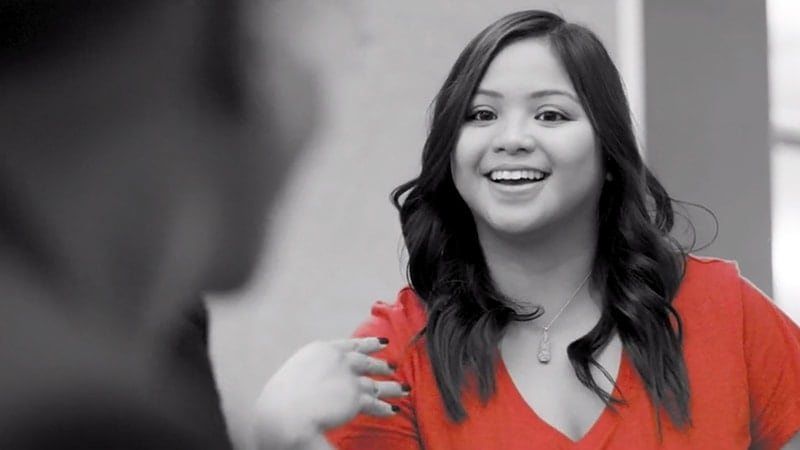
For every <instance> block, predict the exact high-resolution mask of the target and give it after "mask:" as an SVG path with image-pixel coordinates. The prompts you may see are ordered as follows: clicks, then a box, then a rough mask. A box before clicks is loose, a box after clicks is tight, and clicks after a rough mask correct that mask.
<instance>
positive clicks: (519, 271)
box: [478, 227, 597, 322]
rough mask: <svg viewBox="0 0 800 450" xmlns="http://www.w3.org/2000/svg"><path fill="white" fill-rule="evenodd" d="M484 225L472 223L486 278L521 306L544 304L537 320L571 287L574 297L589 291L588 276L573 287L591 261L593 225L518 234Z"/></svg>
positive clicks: (561, 300)
mask: <svg viewBox="0 0 800 450" xmlns="http://www.w3.org/2000/svg"><path fill="white" fill-rule="evenodd" d="M486 231H487V230H481V227H478V235H479V239H480V242H481V247H482V249H483V253H484V257H485V258H486V265H487V267H488V268H489V271H490V273H491V276H492V280H493V281H494V283H495V286H496V287H497V288H498V289H499V290H500V292H501V293H503V294H504V295H506V296H508V297H510V298H512V299H514V300H516V301H517V303H518V305H519V306H521V307H522V308H524V310H525V311H531V310H532V309H533V307H534V306H541V307H544V309H545V314H544V315H543V316H542V319H541V321H544V322H547V321H549V318H550V317H552V316H554V315H555V314H556V312H557V311H558V310H559V309H560V308H561V306H562V305H563V304H564V303H565V302H567V301H568V300H569V298H570V296H571V295H572V294H573V293H575V301H580V300H581V299H584V300H586V299H589V298H590V297H591V295H590V293H589V292H590V289H589V287H588V285H589V283H588V282H587V283H586V284H585V285H584V287H583V288H581V289H580V291H579V292H575V291H576V289H577V288H578V287H579V285H580V284H581V282H583V281H584V279H585V278H586V276H587V274H589V273H590V272H591V270H592V267H593V263H594V257H595V248H596V244H597V231H596V230H595V229H588V230H583V231H582V232H575V231H577V230H570V231H573V232H566V231H567V230H562V231H564V232H563V233H555V235H552V234H551V235H549V236H533V237H531V236H527V237H524V238H523V237H520V236H515V237H510V236H502V235H499V234H497V233H492V232H486ZM537 322H539V321H537Z"/></svg>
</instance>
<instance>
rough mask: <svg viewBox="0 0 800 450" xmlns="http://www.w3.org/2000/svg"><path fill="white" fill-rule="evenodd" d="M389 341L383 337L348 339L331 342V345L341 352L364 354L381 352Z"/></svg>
mask: <svg viewBox="0 0 800 450" xmlns="http://www.w3.org/2000/svg"><path fill="white" fill-rule="evenodd" d="M388 344H389V340H388V339H386V338H383V337H364V338H350V339H340V340H336V341H331V345H332V346H333V347H334V348H336V349H338V350H341V351H343V352H359V353H364V354H369V353H374V352H377V351H378V350H383V349H384V348H386V346H387V345H388Z"/></svg>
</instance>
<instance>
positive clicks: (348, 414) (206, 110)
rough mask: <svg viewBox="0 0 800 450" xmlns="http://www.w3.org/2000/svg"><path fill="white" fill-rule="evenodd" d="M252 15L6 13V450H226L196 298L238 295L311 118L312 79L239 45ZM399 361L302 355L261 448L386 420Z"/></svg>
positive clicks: (70, 8) (276, 387)
mask: <svg viewBox="0 0 800 450" xmlns="http://www.w3.org/2000/svg"><path fill="white" fill-rule="evenodd" d="M254 5H257V2H254V3H253V4H252V5H250V4H248V2H240V3H237V2H233V1H222V0H220V1H213V0H194V1H188V0H187V1H166V2H165V1H156V0H142V1H138V2H106V1H91V0H58V1H56V0H52V1H44V0H42V1H34V0H30V1H26V0H18V1H4V2H3V3H0V38H1V41H0V98H2V101H0V123H1V125H0V152H1V153H0V320H2V325H1V326H0V362H1V363H2V369H0V389H2V391H1V392H0V448H14V449H28V448H29V449H45V448H108V449H111V448H114V449H123V448H131V449H133V448H174V449H182V448H197V449H201V448H202V449H222V448H229V447H230V446H231V444H230V441H229V438H228V436H227V433H226V430H225V424H224V419H223V417H222V414H221V410H220V405H219V398H218V395H217V392H216V387H215V384H214V380H213V375H212V370H211V364H210V362H209V359H208V354H207V347H206V343H207V317H206V311H205V309H204V306H203V304H202V302H201V300H200V299H201V295H200V294H201V293H202V292H205V291H209V290H213V291H226V290H231V289H236V288H238V287H241V286H242V285H243V283H244V282H245V281H246V280H247V278H248V276H249V274H250V272H251V270H252V268H253V266H254V264H255V262H256V259H257V256H258V253H259V251H260V249H261V248H262V246H261V241H260V240H261V235H262V230H263V229H264V225H265V224H264V220H265V218H266V214H267V212H268V210H269V206H270V205H271V204H272V203H273V202H274V200H275V199H276V196H277V193H278V192H279V191H280V186H281V184H282V183H283V180H284V177H285V174H286V172H287V169H288V168H289V166H290V163H291V160H292V158H293V157H294V156H295V155H296V154H297V153H298V151H299V150H300V148H301V147H302V145H303V141H302V137H303V136H305V135H307V134H308V133H309V131H310V129H311V128H312V127H313V114H314V108H313V103H314V99H313V91H314V85H313V83H312V80H310V78H309V76H308V73H307V72H304V71H303V70H302V69H301V68H300V67H299V66H298V65H297V64H295V63H293V61H292V60H291V59H289V58H288V57H287V55H285V54H281V53H280V52H279V51H275V49H272V50H271V51H269V52H268V51H267V48H266V47H263V48H262V47H260V46H259V45H254V46H252V47H246V46H245V45H243V44H244V43H245V40H249V42H250V43H258V42H259V40H258V39H257V38H255V37H254V36H253V35H252V33H253V32H254V28H252V27H250V26H248V24H247V23H246V22H245V21H244V20H243V19H244V18H245V17H247V16H248V14H247V13H248V12H246V11H244V9H246V8H255V6H254ZM251 15H252V14H251ZM245 49H247V51H246V52H245ZM259 62H260V63H261V64H262V65H263V67H264V70H263V71H257V70H254V68H255V67H258V66H259ZM262 77H263V78H262ZM256 83H263V84H265V85H266V86H269V87H270V89H268V90H267V92H266V94H263V93H262V95H256V94H255V93H256V92H258V89H256V88H255V86H256ZM386 345H387V343H386V341H385V340H383V339H379V338H377V337H368V338H364V339H352V340H342V341H338V342H319V343H314V344H310V345H308V346H306V347H304V348H303V349H301V350H300V351H298V353H296V354H295V355H294V356H293V357H292V358H290V360H289V361H287V363H286V364H285V365H284V366H283V367H281V368H280V369H279V371H278V372H277V373H276V374H275V375H274V376H273V377H272V378H271V380H270V381H269V382H267V383H266V384H265V388H264V390H263V392H262V395H261V398H260V399H259V400H258V402H257V404H258V406H257V408H258V419H257V425H256V433H255V434H256V435H257V436H258V438H259V440H260V446H261V447H263V448H276V449H279V448H319V447H322V448H325V447H327V444H326V443H325V441H324V439H323V438H322V435H321V433H322V432H323V431H324V430H326V429H329V428H333V427H335V426H338V425H341V424H342V423H345V422H346V421H348V420H349V419H351V418H353V417H354V416H355V415H357V414H358V413H366V414H370V415H374V416H391V415H393V414H394V413H395V411H393V408H392V407H391V406H390V405H389V404H388V403H386V402H385V401H383V400H381V399H382V398H384V397H389V396H401V395H404V394H405V393H406V392H405V391H406V390H407V389H406V390H404V389H403V388H402V387H401V386H400V385H399V384H398V383H396V382H391V381H383V382H376V381H373V380H372V379H371V378H368V377H367V376H366V375H380V374H382V375H388V374H390V373H391V372H392V368H391V367H390V366H389V365H388V364H387V363H385V362H384V361H381V360H377V359H373V358H371V357H369V356H367V355H368V354H369V353H371V352H373V351H376V350H379V349H382V348H385V347H386ZM254 403H256V402H255V399H254Z"/></svg>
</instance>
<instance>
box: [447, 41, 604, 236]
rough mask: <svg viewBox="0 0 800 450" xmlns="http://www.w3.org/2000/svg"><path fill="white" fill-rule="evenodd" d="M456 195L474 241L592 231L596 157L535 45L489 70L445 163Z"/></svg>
mask: <svg viewBox="0 0 800 450" xmlns="http://www.w3.org/2000/svg"><path fill="white" fill-rule="evenodd" d="M451 172H452V176H453V181H454V183H455V186H456V189H457V190H458V192H459V193H460V194H461V197H462V198H463V199H464V201H465V202H466V204H467V205H468V206H469V208H470V210H471V211H472V215H473V217H474V218H475V222H476V226H477V229H478V233H479V235H482V233H485V232H493V233H500V234H502V235H523V234H535V235H542V233H544V236H547V235H548V234H547V233H548V232H549V231H556V230H563V229H571V228H574V227H573V226H574V225H576V221H584V222H587V223H585V225H590V226H594V224H595V223H596V221H597V219H596V217H597V214H596V210H597V204H598V199H599V196H600V189H601V186H602V181H603V167H602V157H601V152H600V149H599V145H598V143H597V139H596V137H595V134H594V131H593V129H592V124H591V123H590V121H589V118H588V117H587V115H586V113H585V112H584V110H583V108H582V106H581V104H580V101H579V100H578V96H577V94H576V92H575V89H574V88H573V86H572V83H571V82H570V79H569V76H568V75H567V73H566V71H565V70H564V68H563V67H562V65H561V63H560V61H559V60H558V58H557V57H556V56H555V54H554V53H553V52H552V51H551V49H550V45H549V43H548V42H547V41H546V40H545V39H541V38H529V39H524V40H521V41H518V42H515V43H512V44H510V45H509V46H507V47H506V48H504V49H503V50H501V51H500V52H499V53H498V54H497V56H496V57H495V58H494V60H493V61H492V62H491V64H490V65H489V67H488V69H487V71H486V74H485V75H484V77H483V80H481V82H480V84H479V86H478V89H477V91H476V94H475V96H474V98H473V99H472V102H471V104H470V108H469V110H468V113H467V118H466V119H465V122H464V123H463V125H462V127H461V131H460V135H459V138H458V142H457V143H456V147H455V151H454V152H453V154H452V156H451Z"/></svg>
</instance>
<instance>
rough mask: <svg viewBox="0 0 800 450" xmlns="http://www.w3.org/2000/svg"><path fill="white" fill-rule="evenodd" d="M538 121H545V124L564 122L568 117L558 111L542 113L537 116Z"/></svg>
mask: <svg viewBox="0 0 800 450" xmlns="http://www.w3.org/2000/svg"><path fill="white" fill-rule="evenodd" d="M536 120H543V121H545V122H563V121H565V120H567V116H565V115H564V114H561V113H560V112H558V111H542V112H540V113H539V114H537V115H536Z"/></svg>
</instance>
